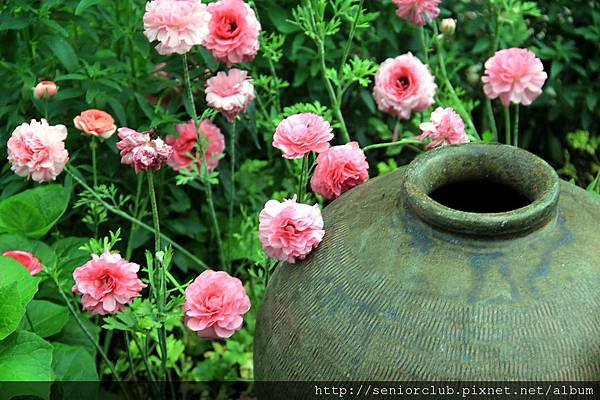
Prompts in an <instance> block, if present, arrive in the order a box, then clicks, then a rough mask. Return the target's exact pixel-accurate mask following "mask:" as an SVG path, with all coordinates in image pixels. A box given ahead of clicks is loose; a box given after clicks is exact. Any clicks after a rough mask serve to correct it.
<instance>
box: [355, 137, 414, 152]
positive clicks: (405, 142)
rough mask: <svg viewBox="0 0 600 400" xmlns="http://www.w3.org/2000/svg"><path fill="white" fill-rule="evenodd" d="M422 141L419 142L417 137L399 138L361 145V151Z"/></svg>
mask: <svg viewBox="0 0 600 400" xmlns="http://www.w3.org/2000/svg"><path fill="white" fill-rule="evenodd" d="M422 143H423V142H421V141H420V140H417V139H401V140H398V141H396V142H390V143H376V144H371V145H369V146H366V147H363V151H369V150H373V149H381V148H384V147H392V146H404V145H407V144H422Z"/></svg>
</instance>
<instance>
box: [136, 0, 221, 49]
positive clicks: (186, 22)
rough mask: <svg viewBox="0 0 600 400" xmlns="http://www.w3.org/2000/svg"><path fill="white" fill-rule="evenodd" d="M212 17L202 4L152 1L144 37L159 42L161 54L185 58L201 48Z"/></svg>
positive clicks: (185, 0) (181, 0)
mask: <svg viewBox="0 0 600 400" xmlns="http://www.w3.org/2000/svg"><path fill="white" fill-rule="evenodd" d="M209 20H210V14H209V13H208V7H207V6H206V5H205V4H202V3H201V2H200V0H177V1H174V0H153V1H150V2H148V3H146V13H145V14H144V35H146V37H147V38H148V40H150V41H153V40H158V41H159V43H158V45H157V46H156V51H157V52H158V54H162V55H167V54H173V53H177V54H185V53H187V52H188V51H190V49H191V48H192V46H194V45H198V44H202V42H203V41H204V39H205V37H206V35H207V34H208V21H209Z"/></svg>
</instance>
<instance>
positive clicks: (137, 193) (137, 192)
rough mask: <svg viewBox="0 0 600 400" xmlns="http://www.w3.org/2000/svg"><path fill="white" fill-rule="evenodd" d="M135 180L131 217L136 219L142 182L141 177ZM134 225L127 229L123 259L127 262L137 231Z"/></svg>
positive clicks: (138, 211) (138, 176)
mask: <svg viewBox="0 0 600 400" xmlns="http://www.w3.org/2000/svg"><path fill="white" fill-rule="evenodd" d="M136 179H137V188H136V190H135V200H134V204H133V217H134V218H138V216H139V213H140V197H141V195H142V184H143V182H144V180H143V178H142V176H141V175H137V176H136ZM136 228H137V226H136V224H134V223H132V224H131V228H130V229H129V237H128V238H127V250H126V251H125V259H126V260H129V259H130V258H131V254H132V253H133V236H134V235H135V232H136V231H137V229H136Z"/></svg>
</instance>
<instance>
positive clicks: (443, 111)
mask: <svg viewBox="0 0 600 400" xmlns="http://www.w3.org/2000/svg"><path fill="white" fill-rule="evenodd" d="M419 128H420V129H421V131H422V132H423V133H422V134H421V135H420V136H418V137H417V138H418V139H419V140H425V138H429V139H431V142H430V143H429V144H428V145H427V150H430V149H433V148H434V147H438V146H444V145H447V144H462V143H469V138H468V137H467V134H466V133H465V123H464V122H463V120H462V118H461V117H460V115H458V114H457V113H456V111H454V109H452V108H450V107H448V108H441V107H438V108H437V109H436V110H435V111H434V112H432V113H431V121H430V122H424V123H422V124H421V125H419Z"/></svg>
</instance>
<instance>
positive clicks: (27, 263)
mask: <svg viewBox="0 0 600 400" xmlns="http://www.w3.org/2000/svg"><path fill="white" fill-rule="evenodd" d="M2 255H3V256H4V257H10V258H12V259H13V260H16V261H18V262H19V263H20V264H22V265H23V266H24V267H25V268H27V269H28V270H29V273H30V274H31V275H36V274H39V273H40V272H41V271H42V269H44V266H43V265H42V263H41V262H40V260H39V258H37V257H36V256H34V255H33V254H31V253H28V252H26V251H21V250H12V251H7V252H5V253H4V254H2Z"/></svg>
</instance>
